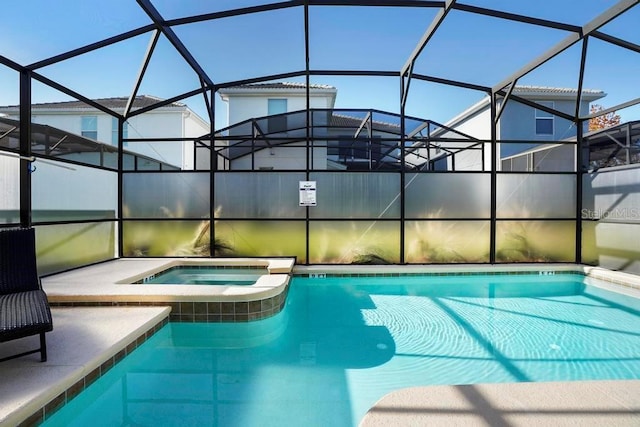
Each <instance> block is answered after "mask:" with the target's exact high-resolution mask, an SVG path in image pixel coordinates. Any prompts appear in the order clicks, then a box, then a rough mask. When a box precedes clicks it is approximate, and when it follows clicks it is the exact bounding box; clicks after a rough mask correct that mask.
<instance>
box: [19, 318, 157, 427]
mask: <svg viewBox="0 0 640 427" xmlns="http://www.w3.org/2000/svg"><path fill="white" fill-rule="evenodd" d="M168 323H169V318H168V317H164V318H163V319H162V320H160V321H159V322H158V323H156V324H155V325H154V326H152V327H150V328H149V329H148V330H147V331H145V332H144V333H143V334H141V335H140V336H138V337H136V338H135V339H134V340H133V341H132V342H131V343H129V344H128V345H126V346H125V347H124V348H123V349H121V350H119V351H118V352H117V353H116V354H114V355H113V356H111V357H109V358H107V360H105V361H104V362H102V363H101V364H100V365H99V366H97V367H96V368H94V369H93V370H91V371H90V372H89V373H87V374H86V375H85V376H83V377H82V378H80V379H79V380H78V381H76V382H75V383H74V384H72V385H71V386H69V387H68V388H67V389H66V390H65V391H63V392H62V393H60V394H58V395H57V396H56V397H54V398H53V399H51V400H50V401H49V402H48V403H47V404H45V405H44V406H42V407H41V408H39V409H37V410H36V411H35V412H34V413H33V414H31V415H30V416H29V417H27V418H26V419H25V420H24V421H22V422H21V423H20V424H18V427H27V426H29V427H30V426H36V425H39V424H41V423H42V422H44V421H46V420H47V419H49V418H50V417H51V416H52V415H53V414H54V413H55V412H56V411H58V410H59V409H60V408H62V407H63V406H64V405H66V404H67V403H68V402H70V401H71V400H72V399H73V398H74V397H76V396H77V395H78V394H80V393H81V392H83V391H84V390H85V389H86V388H87V387H89V386H90V385H91V384H93V383H94V382H95V381H96V380H98V379H99V378H100V377H102V376H103V375H105V374H106V373H107V372H108V371H109V370H110V369H111V368H113V367H114V366H115V365H116V364H117V363H118V362H120V361H121V360H122V359H124V358H125V357H126V356H127V355H129V354H130V353H131V352H133V351H134V350H135V349H137V348H138V347H139V346H140V345H142V344H143V343H144V342H145V341H147V340H148V339H149V338H151V337H152V336H153V335H154V334H155V333H156V332H158V331H159V330H160V329H162V328H163V327H164V326H165V325H167V324H168Z"/></svg>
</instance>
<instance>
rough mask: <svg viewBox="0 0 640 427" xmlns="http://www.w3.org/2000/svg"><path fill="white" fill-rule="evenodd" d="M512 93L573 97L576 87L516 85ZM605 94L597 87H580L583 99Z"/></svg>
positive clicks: (591, 98) (531, 95)
mask: <svg viewBox="0 0 640 427" xmlns="http://www.w3.org/2000/svg"><path fill="white" fill-rule="evenodd" d="M513 93H514V94H516V95H519V96H523V97H525V96H530V97H536V96H543V97H547V98H555V97H569V98H575V97H576V96H577V95H578V89H571V88H565V87H550V86H528V85H518V86H516V87H515V88H514V89H513ZM606 95H607V94H606V93H604V92H603V91H601V90H598V89H582V99H583V100H584V101H595V100H596V99H599V98H602V97H604V96H606Z"/></svg>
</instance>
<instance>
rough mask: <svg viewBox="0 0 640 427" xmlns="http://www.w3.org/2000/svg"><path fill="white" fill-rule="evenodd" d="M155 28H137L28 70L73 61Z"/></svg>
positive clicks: (31, 66)
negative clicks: (68, 60) (72, 59)
mask: <svg viewBox="0 0 640 427" xmlns="http://www.w3.org/2000/svg"><path fill="white" fill-rule="evenodd" d="M154 28H156V26H155V25H153V24H149V25H145V26H144V27H140V28H136V29H135V30H131V31H127V32H126V33H122V34H118V35H117V36H113V37H109V38H107V39H104V40H100V41H98V42H96V43H92V44H88V45H86V46H82V47H80V48H78V49H74V50H70V51H68V52H65V53H61V54H60V55H56V56H52V57H50V58H47V59H43V60H42V61H38V62H34V63H33V64H31V65H28V66H27V68H28V69H30V70H37V69H39V68H43V67H47V66H49V65H53V64H56V63H58V62H62V61H66V60H67V59H71V58H74V57H76V56H79V55H83V54H85V53H89V52H92V51H94V50H98V49H101V48H103V47H107V46H110V45H112V44H115V43H119V42H121V41H124V40H127V39H130V38H132V37H136V36H139V35H142V34H144V33H148V32H149V31H153V29H154Z"/></svg>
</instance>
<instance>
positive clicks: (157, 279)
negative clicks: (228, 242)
mask: <svg viewBox="0 0 640 427" xmlns="http://www.w3.org/2000/svg"><path fill="white" fill-rule="evenodd" d="M264 274H269V272H268V271H267V269H266V268H265V269H256V268H233V269H232V268H224V269H222V268H203V267H199V266H198V267H189V266H181V267H174V268H171V269H169V270H165V271H163V272H161V273H158V274H156V275H154V276H152V277H149V278H147V279H144V280H143V283H144V284H149V285H164V284H177V285H218V286H224V285H234V286H238V285H253V284H254V283H255V282H256V280H258V278H259V277H260V276H262V275H264Z"/></svg>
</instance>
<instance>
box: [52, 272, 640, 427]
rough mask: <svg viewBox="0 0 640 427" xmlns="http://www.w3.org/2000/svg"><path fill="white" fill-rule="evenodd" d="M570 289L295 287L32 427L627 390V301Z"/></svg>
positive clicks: (148, 349) (632, 307)
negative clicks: (594, 388)
mask: <svg viewBox="0 0 640 427" xmlns="http://www.w3.org/2000/svg"><path fill="white" fill-rule="evenodd" d="M542 279H544V282H543V281H542ZM582 279H583V278H582V276H579V275H565V274H562V275H555V276H547V277H542V278H541V277H540V276H538V275H517V276H506V275H500V276H454V277H451V276H407V277H399V278H398V277H392V278H390V277H359V278H333V277H329V278H326V279H308V278H299V277H295V278H294V279H293V281H292V284H291V287H290V292H289V296H288V300H287V306H286V308H285V310H284V311H283V312H281V313H280V314H278V315H276V316H274V317H271V318H269V319H264V320H261V321H258V322H250V323H242V324H197V323H196V324H186V323H173V324H172V323H170V324H168V325H167V326H166V327H164V328H163V329H162V330H160V331H159V332H158V333H157V334H155V335H154V336H153V337H152V338H150V339H149V340H148V341H147V342H146V343H145V344H143V345H142V346H140V347H139V348H138V349H137V350H135V351H134V352H133V353H132V354H131V355H129V356H127V358H125V359H124V360H123V361H122V362H121V363H119V364H118V365H116V366H115V367H114V368H112V369H111V370H110V371H109V372H108V373H107V374H106V375H104V376H103V377H101V378H100V379H99V380H98V381H96V382H95V383H94V384H93V385H92V386H91V387H89V388H88V389H87V390H86V391H85V392H83V393H82V394H80V395H79V396H78V397H77V398H76V399H74V400H73V401H72V402H70V403H69V404H67V405H66V406H65V407H63V408H62V409H61V410H60V411H58V412H57V413H56V414H54V416H53V417H52V418H50V419H49V421H48V422H47V423H45V425H64V426H68V425H72V426H73V425H75V426H85V425H105V426H111V425H114V426H115V425H153V426H243V427H252V426H260V427H262V426H279V427H282V426H305V427H307V426H322V427H326V426H332V427H334V426H349V427H351V426H356V425H357V424H358V423H359V421H360V420H361V418H362V417H363V416H364V414H365V413H366V411H367V410H368V409H369V408H370V407H371V406H372V405H373V404H374V403H375V402H376V401H377V400H379V399H380V398H381V397H382V396H384V395H385V394H387V393H389V392H391V391H393V390H397V389H400V388H404V387H410V386H418V385H430V384H473V383H497V382H519V381H570V380H591V379H632V378H635V379H638V378H640V300H638V299H634V298H631V297H627V296H624V295H621V294H617V293H613V292H609V291H607V290H604V289H601V288H598V287H591V286H586V285H584V284H583V281H582Z"/></svg>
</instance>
